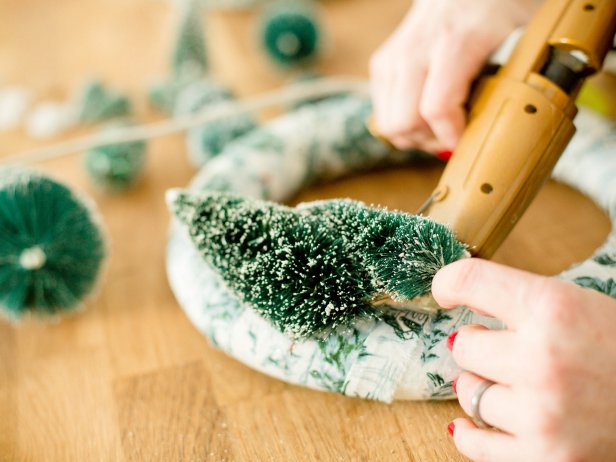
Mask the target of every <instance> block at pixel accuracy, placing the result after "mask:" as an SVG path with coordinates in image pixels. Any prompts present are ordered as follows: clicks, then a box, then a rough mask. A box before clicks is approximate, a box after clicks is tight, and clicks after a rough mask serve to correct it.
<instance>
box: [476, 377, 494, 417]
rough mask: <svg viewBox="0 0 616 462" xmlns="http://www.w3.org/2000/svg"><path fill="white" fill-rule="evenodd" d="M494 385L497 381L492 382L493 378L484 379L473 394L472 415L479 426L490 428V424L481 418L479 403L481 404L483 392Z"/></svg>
mask: <svg viewBox="0 0 616 462" xmlns="http://www.w3.org/2000/svg"><path fill="white" fill-rule="evenodd" d="M492 385H495V382H492V381H491V380H484V381H483V382H481V384H480V385H479V386H478V387H477V389H476V390H475V393H473V396H472V397H471V417H472V418H473V422H475V425H477V427H479V428H490V425H489V424H487V423H486V421H485V420H483V419H482V418H481V412H479V405H480V404H481V398H482V397H483V394H484V393H485V392H486V390H487V389H488V388H490V387H491V386H492Z"/></svg>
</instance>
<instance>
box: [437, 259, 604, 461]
mask: <svg viewBox="0 0 616 462" xmlns="http://www.w3.org/2000/svg"><path fill="white" fill-rule="evenodd" d="M432 290H433V294H434V297H435V299H436V300H437V301H438V302H439V304H441V305H442V306H444V307H454V306H458V305H466V306H468V307H470V308H471V309H473V310H475V311H479V312H483V313H486V314H488V315H492V316H495V317H497V318H499V319H501V320H502V321H504V322H505V324H506V325H507V328H506V329H505V330H502V331H489V330H487V329H485V328H483V327H479V326H466V327H464V328H462V329H460V330H459V332H458V334H457V335H452V337H450V339H454V340H453V343H452V351H453V356H454V359H455V360H456V362H457V363H458V364H459V365H460V367H461V368H462V369H464V370H465V371H466V372H464V373H462V375H460V377H459V379H458V381H457V383H456V384H457V385H456V387H455V388H456V389H457V394H458V399H459V401H460V404H461V405H462V408H463V409H464V411H465V412H466V413H467V414H469V415H470V412H471V410H470V406H471V405H470V401H471V396H472V395H473V393H474V392H475V390H476V389H477V387H478V386H479V385H480V383H481V382H482V381H483V380H486V379H489V380H492V381H494V382H496V384H495V385H493V386H491V387H489V388H488V389H487V390H486V392H485V393H484V395H483V397H482V398H481V401H480V409H479V411H480V414H481V417H482V418H483V420H485V421H486V422H487V423H488V424H490V425H492V426H494V427H496V428H497V429H499V430H501V431H500V432H499V431H495V430H486V429H478V428H477V427H476V426H475V425H474V424H473V423H472V421H470V420H468V419H456V420H455V421H454V430H453V438H454V440H455V444H456V446H457V448H458V449H459V450H460V452H462V453H463V454H465V455H466V456H468V457H470V458H471V459H473V460H475V461H495V462H498V461H516V462H518V461H525V462H532V461H541V462H545V461H550V462H559V461H595V460H596V461H604V460H605V461H607V460H615V458H616V301H615V300H613V299H612V298H610V297H608V296H606V295H603V294H600V293H598V292H595V291H592V290H589V289H582V288H580V287H577V286H575V285H573V284H570V283H567V282H564V281H557V280H554V279H549V278H546V277H541V276H536V275H532V274H529V273H525V272H523V271H518V270H514V269H511V268H507V267H505V266H501V265H497V264H495V263H491V262H488V261H483V260H478V259H467V260H462V261H458V262H456V263H453V264H451V265H449V266H447V267H445V268H443V269H442V270H441V271H439V272H438V274H437V275H436V277H435V279H434V282H433V285H432Z"/></svg>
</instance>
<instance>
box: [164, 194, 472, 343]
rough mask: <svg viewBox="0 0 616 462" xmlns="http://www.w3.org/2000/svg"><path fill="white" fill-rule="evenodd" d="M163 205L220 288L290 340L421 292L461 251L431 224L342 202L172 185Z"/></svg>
mask: <svg viewBox="0 0 616 462" xmlns="http://www.w3.org/2000/svg"><path fill="white" fill-rule="evenodd" d="M168 202H169V206H170V208H171V209H172V211H173V213H174V214H175V216H176V217H177V219H178V220H179V221H180V222H181V223H183V224H184V225H185V227H186V229H187V230H188V233H189V234H190V237H191V239H192V241H193V243H194V244H195V246H196V247H197V248H198V250H199V252H200V253H201V255H202V256H203V258H204V259H205V260H206V261H207V262H208V263H209V264H210V265H211V266H213V267H214V268H215V269H216V270H217V271H218V273H219V274H220V276H221V277H222V278H223V279H224V281H225V282H226V283H227V285H228V286H229V288H230V289H231V290H232V291H233V292H234V293H235V294H236V295H237V296H238V297H239V298H240V299H241V300H243V301H245V302H247V303H248V304H249V305H251V306H252V307H253V308H254V309H255V310H257V311H258V312H259V313H260V314H261V315H262V316H264V317H265V318H267V319H269V320H270V321H271V322H272V323H273V324H274V325H275V326H276V327H277V328H278V329H280V330H281V331H283V332H285V333H287V334H289V335H291V336H293V337H312V336H322V335H326V334H327V333H328V332H331V331H332V330H334V329H336V328H338V327H346V326H349V325H351V324H352V323H353V322H354V321H355V320H356V319H357V318H365V317H375V316H378V314H379V310H378V309H376V308H375V305H376V304H377V303H378V301H379V300H381V299H383V298H390V299H391V300H393V301H394V302H408V301H410V300H413V299H414V298H416V297H419V296H422V295H425V294H427V293H429V292H430V287H431V283H432V278H433V277H434V275H435V274H436V272H437V271H438V270H439V269H440V268H442V267H443V266H445V265H447V264H448V263H451V262H453V261H455V260H458V259H460V258H462V257H463V256H464V255H465V253H466V252H465V246H464V245H463V244H461V243H460V242H458V241H457V240H456V238H455V236H454V235H453V233H452V232H451V231H450V230H449V229H448V228H446V227H445V226H443V225H441V224H438V223H435V222H433V221H431V220H429V219H427V218H425V217H422V216H416V215H410V214H407V213H403V212H396V211H388V210H384V209H379V208H373V207H368V206H366V205H365V204H363V203H361V202H357V201H353V200H350V199H340V200H329V201H320V202H314V203H309V204H303V205H300V206H298V207H296V208H290V207H286V206H283V205H279V204H276V203H272V202H264V201H256V200H251V199H247V198H243V197H239V196H235V195H231V194H226V193H219V192H209V191H208V192H203V193H199V194H193V193H189V192H184V191H179V190H173V191H171V192H170V193H169V195H168Z"/></svg>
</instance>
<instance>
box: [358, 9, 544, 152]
mask: <svg viewBox="0 0 616 462" xmlns="http://www.w3.org/2000/svg"><path fill="white" fill-rule="evenodd" d="M535 3H536V1H535V0H456V1H451V0H415V2H414V4H413V7H412V8H411V10H410V11H409V13H408V15H407V16H406V18H405V19H404V20H403V22H402V23H401V25H400V26H399V27H398V29H397V30H396V31H395V32H394V33H393V35H392V36H391V37H390V38H389V39H388V40H387V41H386V42H385V44H384V45H382V46H381V48H379V49H378V50H377V51H376V53H375V54H374V55H373V56H372V59H371V61H370V79H371V90H372V100H373V103H374V115H375V118H376V124H377V126H378V129H379V131H380V133H382V134H383V135H384V136H386V137H387V138H388V139H389V140H390V141H391V142H392V143H393V144H394V145H395V146H396V147H398V148H399V149H407V148H420V149H424V150H426V151H429V152H436V151H439V150H443V149H449V150H453V148H454V147H455V146H456V144H457V142H458V139H459V138H460V135H461V134H462V131H463V129H464V125H465V114H464V110H463V105H464V103H465V101H466V99H467V96H468V91H469V88H470V85H471V82H472V81H473V79H474V78H475V76H476V75H477V74H478V73H479V71H480V70H481V67H482V66H483V64H484V62H485V61H486V59H487V58H488V56H489V55H490V54H491V53H492V52H493V51H494V50H495V49H496V48H497V47H498V45H500V43H501V42H502V41H503V40H504V39H505V38H506V37H507V35H508V34H509V33H510V32H512V31H513V30H514V29H515V28H516V27H518V26H520V25H523V24H525V23H526V22H528V20H529V19H530V17H531V16H532V13H533V12H534V5H535Z"/></svg>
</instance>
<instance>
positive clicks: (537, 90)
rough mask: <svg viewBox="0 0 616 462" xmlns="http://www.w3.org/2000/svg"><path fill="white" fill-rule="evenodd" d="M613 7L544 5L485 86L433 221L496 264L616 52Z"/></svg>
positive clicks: (443, 182)
mask: <svg viewBox="0 0 616 462" xmlns="http://www.w3.org/2000/svg"><path fill="white" fill-rule="evenodd" d="M615 32H616V0H582V1H580V0H546V1H545V2H544V4H543V5H542V7H541V8H540V9H539V11H538V12H537V14H536V15H535V17H534V18H533V19H532V21H531V22H530V24H529V25H528V27H527V28H526V31H525V33H524V34H523V36H522V38H521V39H520V41H519V42H518V44H517V46H516V48H515V49H514V51H513V53H512V54H511V56H510V58H509V60H508V61H507V63H506V64H505V65H504V66H502V67H501V68H500V70H499V71H498V72H497V73H496V74H495V75H493V76H490V77H487V78H485V79H483V80H482V81H480V82H479V84H478V85H477V87H476V89H475V90H474V92H473V95H472V96H471V99H470V100H469V106H470V112H469V118H468V125H467V128H466V130H465V131H464V134H463V135H462V138H461V140H460V142H459V144H458V146H457V147H456V150H455V152H454V155H453V157H452V158H451V160H450V161H449V163H448V165H447V167H446V168H445V171H444V172H443V175H442V177H441V179H440V181H439V184H438V186H437V188H436V190H435V191H434V193H433V194H432V199H433V200H432V203H431V205H430V207H429V208H428V210H427V212H426V215H427V216H429V217H430V218H431V219H433V220H435V221H438V222H441V223H443V224H446V225H448V226H450V227H451V228H452V229H453V231H454V232H455V233H456V236H457V237H458V239H459V240H461V241H462V242H464V243H466V244H467V245H468V246H469V251H470V253H471V254H472V255H474V256H479V257H483V258H489V257H490V256H491V255H492V254H493V253H494V252H495V251H496V249H497V248H498V247H499V245H500V244H501V243H502V242H503V240H504V239H505V238H506V237H507V235H508V234H509V232H510V231H511V229H512V228H513V227H514V225H515V224H516V223H517V222H518V220H519V219H520V217H521V216H522V214H523V213H524V211H525V210H526V208H527V207H528V206H529V205H530V203H531V201H532V200H533V199H534V197H535V196H536V195H537V193H538V191H539V190H540V188H541V186H542V185H543V184H544V183H545V181H546V180H547V179H548V178H549V176H550V173H551V171H552V169H553V168H554V166H555V164H556V162H557V161H558V159H559V158H560V156H561V155H562V153H563V151H564V150H565V148H566V146H567V144H568V143H569V141H570V139H571V137H572V136H573V134H574V132H575V127H574V125H573V119H574V117H575V115H576V113H577V108H576V106H575V98H576V96H577V94H578V93H579V91H580V89H581V87H582V85H583V83H584V81H585V80H586V78H588V77H589V76H590V75H592V74H594V73H596V72H598V71H599V70H600V68H601V66H602V63H603V61H604V59H605V56H606V54H607V53H608V51H609V50H610V49H611V48H612V44H613V40H614V34H615Z"/></svg>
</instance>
